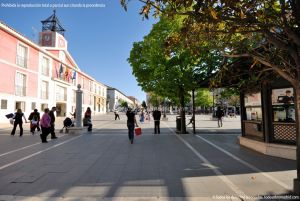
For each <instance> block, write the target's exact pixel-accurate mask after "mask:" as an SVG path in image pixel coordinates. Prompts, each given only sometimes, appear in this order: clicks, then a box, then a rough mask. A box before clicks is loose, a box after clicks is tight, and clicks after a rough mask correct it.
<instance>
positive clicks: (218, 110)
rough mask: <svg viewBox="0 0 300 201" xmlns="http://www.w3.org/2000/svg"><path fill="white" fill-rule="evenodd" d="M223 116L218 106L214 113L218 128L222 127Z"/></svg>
mask: <svg viewBox="0 0 300 201" xmlns="http://www.w3.org/2000/svg"><path fill="white" fill-rule="evenodd" d="M223 116H224V112H223V110H222V108H221V107H220V106H218V108H217V111H216V117H217V119H218V127H222V126H223V122H222V118H223Z"/></svg>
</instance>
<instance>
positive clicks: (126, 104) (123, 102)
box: [120, 100, 128, 108]
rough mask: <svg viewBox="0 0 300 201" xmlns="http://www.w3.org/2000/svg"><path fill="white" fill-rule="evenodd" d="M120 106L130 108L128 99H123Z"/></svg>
mask: <svg viewBox="0 0 300 201" xmlns="http://www.w3.org/2000/svg"><path fill="white" fill-rule="evenodd" d="M120 106H121V107H123V108H128V103H127V102H126V101H123V100H122V101H121V103H120Z"/></svg>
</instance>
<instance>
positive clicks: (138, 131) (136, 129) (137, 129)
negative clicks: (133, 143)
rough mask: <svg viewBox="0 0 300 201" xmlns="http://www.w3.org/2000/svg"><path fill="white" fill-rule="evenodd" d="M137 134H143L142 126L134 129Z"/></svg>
mask: <svg viewBox="0 0 300 201" xmlns="http://www.w3.org/2000/svg"><path fill="white" fill-rule="evenodd" d="M134 132H135V135H142V129H141V128H140V127H136V128H135V129H134Z"/></svg>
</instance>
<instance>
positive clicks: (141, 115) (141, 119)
mask: <svg viewBox="0 0 300 201" xmlns="http://www.w3.org/2000/svg"><path fill="white" fill-rule="evenodd" d="M144 119H145V115H144V111H143V110H142V111H141V114H140V122H141V123H143V122H144Z"/></svg>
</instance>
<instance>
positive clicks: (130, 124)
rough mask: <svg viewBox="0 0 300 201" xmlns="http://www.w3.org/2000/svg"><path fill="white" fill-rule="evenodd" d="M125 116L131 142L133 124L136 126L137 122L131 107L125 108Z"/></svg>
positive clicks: (131, 141)
mask: <svg viewBox="0 0 300 201" xmlns="http://www.w3.org/2000/svg"><path fill="white" fill-rule="evenodd" d="M126 116H127V128H128V138H129V141H130V143H131V144H133V139H134V126H136V127H138V124H137V122H136V119H135V113H134V112H133V111H132V109H131V108H128V109H127V112H126Z"/></svg>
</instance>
